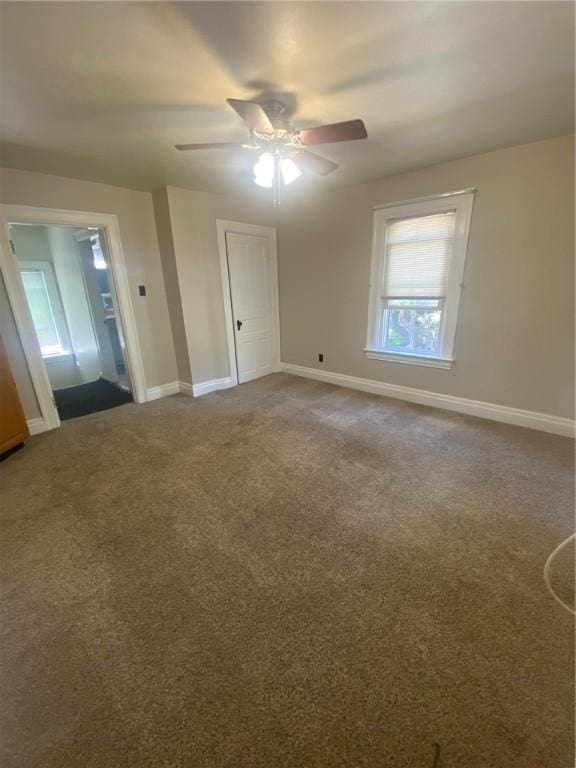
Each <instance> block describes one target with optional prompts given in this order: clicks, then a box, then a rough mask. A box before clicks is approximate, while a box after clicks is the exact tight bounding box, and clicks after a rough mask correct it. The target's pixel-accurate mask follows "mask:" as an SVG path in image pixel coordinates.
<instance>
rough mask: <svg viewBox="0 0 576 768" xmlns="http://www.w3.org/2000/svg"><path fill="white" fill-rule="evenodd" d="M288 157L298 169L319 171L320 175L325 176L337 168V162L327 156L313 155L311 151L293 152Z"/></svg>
mask: <svg viewBox="0 0 576 768" xmlns="http://www.w3.org/2000/svg"><path fill="white" fill-rule="evenodd" d="M290 159H291V160H293V161H294V164H295V166H296V167H297V168H298V170H300V171H310V172H312V173H319V174H320V176H326V175H328V174H329V173H332V171H335V170H336V168H338V163H333V162H332V160H328V158H327V157H322V156H321V155H315V154H314V153H313V152H295V153H294V154H293V155H290Z"/></svg>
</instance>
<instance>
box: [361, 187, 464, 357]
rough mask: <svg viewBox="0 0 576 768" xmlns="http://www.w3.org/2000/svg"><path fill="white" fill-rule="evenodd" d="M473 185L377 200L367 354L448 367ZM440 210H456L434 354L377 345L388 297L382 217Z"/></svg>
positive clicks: (457, 311)
mask: <svg viewBox="0 0 576 768" xmlns="http://www.w3.org/2000/svg"><path fill="white" fill-rule="evenodd" d="M475 191H476V190H475V189H465V190H461V191H458V192H448V193H446V194H441V195H434V196H432V197H425V198H417V199H415V200H408V201H405V202H401V203H391V204H389V205H383V206H377V207H376V208H375V209H374V224H373V239H372V263H371V269H370V292H369V301H368V327H367V335H366V347H365V348H364V352H365V353H366V356H367V357H368V358H371V359H375V360H384V361H386V362H395V363H406V364H409V365H423V366H426V367H432V368H445V369H450V368H452V366H453V364H454V344H455V339H456V330H457V325H458V317H459V310H460V298H461V293H462V286H463V280H464V268H465V264H466V253H467V250H468V239H469V232H470V221H471V218H472V207H473V204H474V194H475ZM445 211H455V214H456V216H455V222H454V241H453V251H452V258H451V262H450V266H449V269H448V287H447V290H446V295H445V296H439V297H437V298H439V299H441V300H442V319H441V325H440V329H439V340H438V354H435V355H429V354H422V353H413V352H405V351H404V352H400V351H396V350H392V349H390V348H388V347H381V346H379V340H380V339H382V331H383V328H384V327H385V323H386V316H385V313H386V312H387V311H388V310H387V309H386V308H385V307H384V303H385V302H386V301H389V300H390V299H385V298H384V297H383V293H384V275H385V274H386V226H387V223H388V222H389V221H391V220H393V219H407V218H411V217H419V216H427V215H432V214H435V213H442V212H445ZM394 298H396V299H397V298H399V297H394ZM411 298H416V297H411ZM422 298H433V297H422Z"/></svg>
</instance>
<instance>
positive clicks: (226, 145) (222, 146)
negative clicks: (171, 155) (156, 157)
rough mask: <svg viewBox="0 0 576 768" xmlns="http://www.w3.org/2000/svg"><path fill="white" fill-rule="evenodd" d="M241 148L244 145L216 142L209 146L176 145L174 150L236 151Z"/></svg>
mask: <svg viewBox="0 0 576 768" xmlns="http://www.w3.org/2000/svg"><path fill="white" fill-rule="evenodd" d="M243 146H244V144H239V143H237V142H231V141H216V142H212V143H210V144H176V145H175V148H176V149H181V150H188V149H230V148H231V147H236V148H237V149H241V148H242V147H243Z"/></svg>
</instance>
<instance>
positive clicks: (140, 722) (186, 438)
mask: <svg viewBox="0 0 576 768" xmlns="http://www.w3.org/2000/svg"><path fill="white" fill-rule="evenodd" d="M0 482H1V484H2V504H1V507H2V511H1V525H2V530H3V536H2V545H1V553H0V554H1V562H2V568H3V590H2V598H3V604H4V605H3V621H2V633H3V637H2V655H3V660H4V672H3V706H2V713H1V717H2V723H1V728H2V734H3V736H2V750H3V755H2V760H1V762H2V765H3V767H4V768H64V767H65V768H132V767H133V766H139V767H140V766H141V767H142V768H143V767H144V766H155V767H156V766H158V767H160V766H165V767H166V768H168V767H170V768H173V767H175V766H187V767H188V766H194V768H224V766H226V768H284V767H285V768H386V767H388V766H389V767H390V768H431V766H432V765H433V764H436V765H437V766H438V768H528V766H530V768H532V766H534V767H536V766H538V768H563V767H564V766H568V765H569V764H571V760H572V744H573V741H572V728H573V717H572V711H573V690H572V683H571V677H572V669H573V659H572V645H573V643H572V622H571V616H570V614H568V613H567V612H566V611H564V610H563V609H562V608H561V607H560V606H559V605H558V604H557V603H555V602H554V600H553V599H552V598H551V597H550V595H549V594H548V593H547V592H546V590H545V587H544V584H543V580H542V567H543V565H544V562H545V560H546V558H547V556H548V554H549V553H550V552H551V551H552V549H553V548H554V547H555V546H556V545H557V544H558V543H559V542H560V541H561V540H562V539H564V538H565V537H566V536H567V535H568V534H569V533H570V532H571V527H572V515H573V504H574V496H573V443H572V441H571V440H569V439H567V438H562V437H557V436H554V435H548V434H543V433H539V432H535V431H530V430H526V429H520V428H517V427H510V426H506V425H502V424H496V423H493V422H489V421H482V420H478V419H474V418H471V417H466V416H461V415H458V414H451V413H447V412H443V411H438V410H433V409H428V408H424V407H420V406H414V405H410V404H407V403H402V402H399V401H394V400H389V399H385V398H380V397H375V396H371V395H367V394H362V393H359V392H355V391H352V390H346V389H341V388H337V387H333V386H330V385H327V384H321V383H318V382H312V381H307V380H304V379H297V378H295V377H290V376H287V375H283V374H277V375H273V376H269V377H267V378H264V379H260V380H258V381H255V382H252V383H250V384H246V385H243V386H240V387H237V388H235V389H231V390H228V391H225V392H219V393H215V394H211V395H207V396H205V397H202V398H198V399H192V398H188V397H185V396H183V395H177V396H175V397H170V398H166V399H163V400H157V401H155V402H151V403H148V404H146V405H135V404H129V405H126V406H123V407H120V408H115V409H113V410H112V411H104V412H101V413H96V414H93V415H90V416H86V417H85V418H82V419H78V420H73V421H69V422H66V423H65V424H64V425H63V426H62V428H61V429H59V430H56V431H54V432H50V433H45V434H42V435H39V436H37V437H35V438H32V439H31V440H30V441H29V443H28V444H27V446H26V448H25V449H24V450H22V451H19V452H18V453H16V454H15V455H13V456H11V457H10V458H9V459H8V460H7V461H5V462H4V463H3V464H2V465H1V466H0ZM569 562H570V557H566V558H564V559H561V561H560V562H559V563H558V564H557V565H556V567H555V572H554V579H555V583H556V586H557V588H558V589H559V590H560V591H561V592H562V593H563V594H564V595H565V597H568V594H567V593H568V590H569V586H570V584H571V583H572V582H571V575H570V573H569ZM435 743H438V744H439V745H440V758H439V760H438V761H437V762H436V763H434V761H435V749H436V748H435V747H434V744H435Z"/></svg>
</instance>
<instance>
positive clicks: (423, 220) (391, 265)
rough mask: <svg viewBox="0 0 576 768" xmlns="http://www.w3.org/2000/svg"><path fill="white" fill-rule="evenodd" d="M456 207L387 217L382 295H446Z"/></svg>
mask: <svg viewBox="0 0 576 768" xmlns="http://www.w3.org/2000/svg"><path fill="white" fill-rule="evenodd" d="M455 220H456V212H455V211H445V212H442V213H435V214H432V215H429V216H413V217H410V218H404V219H396V220H391V221H388V222H387V224H386V236H385V247H386V262H385V263H386V270H385V274H384V285H383V294H382V295H383V298H387V299H392V298H422V299H425V298H440V297H443V296H445V295H446V292H447V288H448V271H449V268H450V261H451V256H452V247H453V240H454V223H455Z"/></svg>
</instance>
